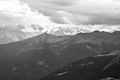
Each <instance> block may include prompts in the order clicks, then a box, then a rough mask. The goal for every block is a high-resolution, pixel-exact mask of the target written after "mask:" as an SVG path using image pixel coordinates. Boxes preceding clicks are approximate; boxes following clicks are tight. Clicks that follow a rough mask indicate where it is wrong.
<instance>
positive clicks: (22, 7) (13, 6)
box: [0, 0, 53, 25]
mask: <svg viewBox="0 0 120 80" xmlns="http://www.w3.org/2000/svg"><path fill="white" fill-rule="evenodd" d="M0 18H1V19H0V22H1V23H2V24H7V25H9V24H11V25H16V24H32V23H33V24H46V23H48V24H52V23H53V22H52V21H50V20H49V17H47V16H44V15H43V14H42V13H39V12H38V11H37V10H35V9H33V10H32V9H31V8H30V7H29V6H28V4H27V3H23V2H20V1H19V0H0Z"/></svg>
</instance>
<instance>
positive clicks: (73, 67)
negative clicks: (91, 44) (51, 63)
mask: <svg viewBox="0 0 120 80" xmlns="http://www.w3.org/2000/svg"><path fill="white" fill-rule="evenodd" d="M119 67H120V51H114V52H111V53H109V54H107V55H98V56H93V57H89V58H86V59H83V60H79V61H77V62H74V63H72V64H70V65H68V66H66V67H64V68H61V69H60V70H58V71H56V72H54V73H53V74H51V75H49V76H48V77H46V78H44V79H41V80H120V68H119Z"/></svg>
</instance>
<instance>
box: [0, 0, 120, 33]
mask: <svg viewBox="0 0 120 80" xmlns="http://www.w3.org/2000/svg"><path fill="white" fill-rule="evenodd" d="M2 24H6V25H17V24H24V25H27V24H42V25H48V24H49V26H47V27H45V28H47V29H51V28H53V27H56V24H71V25H78V26H77V27H80V26H81V25H82V27H84V28H88V29H89V30H90V31H94V30H100V31H108V32H112V31H115V30H120V1H119V0H0V25H2ZM89 25H91V26H89ZM61 27H64V26H61ZM69 27H71V26H69ZM28 31H30V30H28ZM46 31H47V30H46ZM48 31H49V30H48Z"/></svg>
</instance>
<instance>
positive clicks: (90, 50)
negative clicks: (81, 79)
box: [0, 31, 120, 80]
mask: <svg viewBox="0 0 120 80" xmlns="http://www.w3.org/2000/svg"><path fill="white" fill-rule="evenodd" d="M119 44H120V32H115V33H106V32H97V31H96V32H93V33H80V34H77V35H75V36H55V35H50V34H46V33H45V34H42V35H39V36H36V37H33V38H30V39H26V40H23V41H19V42H14V43H9V44H5V45H0V70H1V71H0V74H1V75H0V79H4V80H37V79H41V78H42V77H44V76H46V75H48V74H50V73H52V72H54V71H55V70H57V69H59V68H61V67H63V66H66V65H68V64H70V63H72V62H75V61H78V60H80V59H84V58H86V57H90V56H95V55H100V54H101V53H102V54H107V53H109V52H111V51H115V50H119V49H120V45H119Z"/></svg>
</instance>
